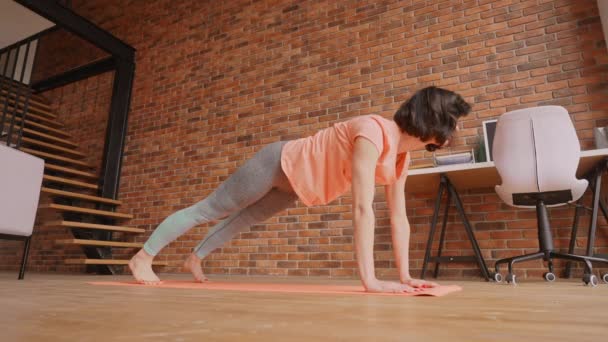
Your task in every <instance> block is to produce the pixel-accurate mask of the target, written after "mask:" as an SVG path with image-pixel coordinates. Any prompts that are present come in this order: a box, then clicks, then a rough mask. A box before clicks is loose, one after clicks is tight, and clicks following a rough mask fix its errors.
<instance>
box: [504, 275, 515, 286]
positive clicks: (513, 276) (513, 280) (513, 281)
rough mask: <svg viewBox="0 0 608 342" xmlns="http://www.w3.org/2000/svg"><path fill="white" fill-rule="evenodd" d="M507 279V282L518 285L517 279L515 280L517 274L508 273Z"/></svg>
mask: <svg viewBox="0 0 608 342" xmlns="http://www.w3.org/2000/svg"><path fill="white" fill-rule="evenodd" d="M506 281H507V284H513V285H517V281H516V280H515V274H513V273H509V274H507V279H506Z"/></svg>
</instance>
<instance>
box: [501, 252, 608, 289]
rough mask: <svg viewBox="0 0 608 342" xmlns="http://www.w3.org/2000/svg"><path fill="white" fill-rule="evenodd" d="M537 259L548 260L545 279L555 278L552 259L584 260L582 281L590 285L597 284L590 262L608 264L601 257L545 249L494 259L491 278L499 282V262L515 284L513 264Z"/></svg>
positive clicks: (509, 280) (607, 261) (507, 278)
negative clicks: (506, 268)
mask: <svg viewBox="0 0 608 342" xmlns="http://www.w3.org/2000/svg"><path fill="white" fill-rule="evenodd" d="M537 259H543V260H544V261H547V262H548V265H547V266H548V269H549V272H546V273H545V274H544V278H545V280H547V281H554V280H555V279H556V277H555V274H554V273H553V259H564V260H568V261H579V262H584V263H585V274H584V275H583V282H584V283H585V285H591V286H597V284H598V280H597V277H596V276H595V275H594V274H593V266H592V264H591V262H602V263H607V264H608V260H606V259H602V258H596V257H590V256H583V255H574V254H567V253H559V252H555V251H545V252H542V251H539V252H537V253H532V254H524V255H519V256H515V257H511V258H504V259H500V260H498V261H496V264H495V266H494V270H495V273H493V274H492V278H493V279H494V281H496V282H501V281H502V274H501V273H500V270H499V266H500V265H501V264H507V265H508V269H509V273H508V274H507V277H506V281H507V282H508V283H511V284H516V277H515V274H514V273H513V265H514V264H516V263H518V262H524V261H529V260H537Z"/></svg>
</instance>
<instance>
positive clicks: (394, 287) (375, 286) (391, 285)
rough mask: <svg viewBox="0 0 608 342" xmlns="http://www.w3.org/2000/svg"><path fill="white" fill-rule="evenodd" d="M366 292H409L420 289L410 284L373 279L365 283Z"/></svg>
mask: <svg viewBox="0 0 608 342" xmlns="http://www.w3.org/2000/svg"><path fill="white" fill-rule="evenodd" d="M365 290H366V291H367V292H382V293H410V292H416V291H420V290H419V289H416V288H414V287H412V286H409V285H406V284H400V283H398V282H396V281H383V280H374V281H371V282H368V283H367V284H365Z"/></svg>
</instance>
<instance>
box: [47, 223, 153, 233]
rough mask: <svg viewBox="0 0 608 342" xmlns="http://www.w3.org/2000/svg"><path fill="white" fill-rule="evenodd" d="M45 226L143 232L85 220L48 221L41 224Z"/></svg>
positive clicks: (142, 230)
mask: <svg viewBox="0 0 608 342" xmlns="http://www.w3.org/2000/svg"><path fill="white" fill-rule="evenodd" d="M42 225H43V226H45V227H69V228H82V229H97V230H109V231H115V232H123V233H145V232H146V230H145V229H141V228H131V227H122V226H110V225H105V224H97V223H86V222H75V221H49V222H45V223H43V224H42Z"/></svg>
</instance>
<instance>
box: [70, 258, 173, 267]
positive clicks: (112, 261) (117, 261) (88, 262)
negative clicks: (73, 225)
mask: <svg viewBox="0 0 608 342" xmlns="http://www.w3.org/2000/svg"><path fill="white" fill-rule="evenodd" d="M65 263H66V264H68V265H128V264H129V260H127V259H123V260H120V259H66V260H65ZM152 265H155V266H167V265H169V263H168V262H166V261H152Z"/></svg>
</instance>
